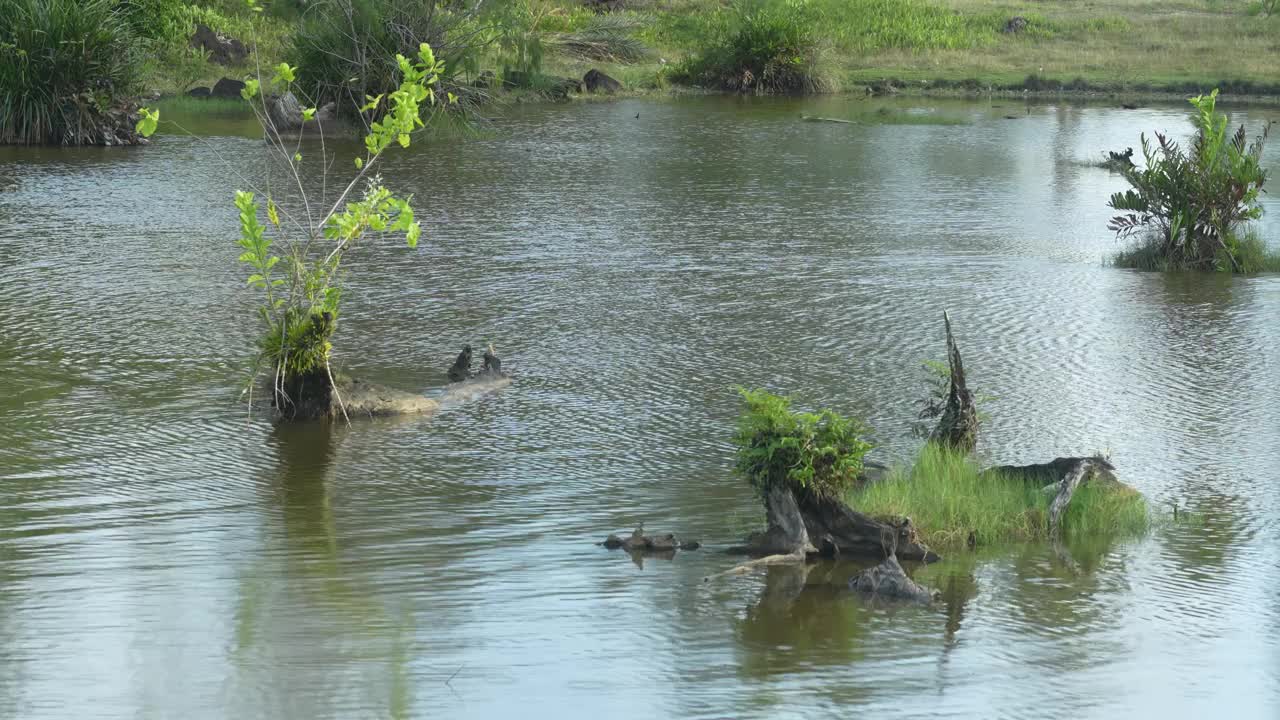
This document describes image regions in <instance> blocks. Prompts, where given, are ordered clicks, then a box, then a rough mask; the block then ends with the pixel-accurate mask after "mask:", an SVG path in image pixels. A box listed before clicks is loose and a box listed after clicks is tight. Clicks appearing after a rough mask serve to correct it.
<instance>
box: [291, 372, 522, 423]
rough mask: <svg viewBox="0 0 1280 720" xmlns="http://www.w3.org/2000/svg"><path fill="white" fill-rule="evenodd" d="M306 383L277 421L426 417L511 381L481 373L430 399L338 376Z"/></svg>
mask: <svg viewBox="0 0 1280 720" xmlns="http://www.w3.org/2000/svg"><path fill="white" fill-rule="evenodd" d="M306 381H307V382H308V383H309V385H307V386H306V387H303V386H301V385H300V386H298V387H296V388H293V389H292V390H291V395H290V397H291V398H295V400H291V401H289V402H288V403H287V404H285V405H284V406H283V407H280V406H277V407H276V408H275V410H276V419H277V420H280V421H299V420H334V419H338V420H342V419H346V420H351V419H354V418H358V417H392V416H403V415H430V414H432V413H434V412H435V411H437V410H439V409H440V408H441V407H444V406H447V405H451V404H455V403H458V402H463V401H466V400H473V399H475V398H477V397H479V396H481V395H486V394H488V393H491V392H494V391H497V390H500V389H502V388H504V387H506V386H508V385H510V384H511V378H510V377H508V376H506V375H492V374H484V373H482V374H480V375H477V376H475V377H473V378H471V379H470V380H467V381H464V382H461V383H453V384H451V385H448V386H446V387H445V389H444V392H443V393H442V394H441V395H439V396H438V397H434V398H432V397H427V396H426V395H422V394H420V393H412V392H405V391H403V390H396V389H395V388H389V387H386V386H385V385H378V384H376V383H370V382H365V381H363V380H359V379H356V378H349V377H345V376H339V377H337V378H335V379H334V380H333V382H332V383H331V382H330V381H329V378H328V377H327V376H326V375H325V374H324V373H313V374H311V375H310V376H308V377H307V378H306Z"/></svg>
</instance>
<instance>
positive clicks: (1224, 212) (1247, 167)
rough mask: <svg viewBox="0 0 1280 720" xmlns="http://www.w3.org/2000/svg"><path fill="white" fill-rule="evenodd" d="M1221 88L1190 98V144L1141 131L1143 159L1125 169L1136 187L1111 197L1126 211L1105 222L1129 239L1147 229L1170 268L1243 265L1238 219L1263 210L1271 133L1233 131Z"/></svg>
mask: <svg viewBox="0 0 1280 720" xmlns="http://www.w3.org/2000/svg"><path fill="white" fill-rule="evenodd" d="M1217 98H1218V91H1217V90H1214V91H1213V92H1212V93H1210V94H1209V95H1207V96H1197V97H1194V98H1191V104H1192V105H1193V106H1194V107H1195V108H1196V115H1195V117H1194V123H1195V127H1196V134H1195V136H1194V137H1193V138H1192V140H1191V145H1190V149H1188V150H1184V149H1183V147H1182V146H1181V145H1179V144H1178V143H1177V142H1176V141H1175V140H1172V139H1170V138H1169V136H1167V135H1164V134H1162V133H1155V142H1154V143H1152V142H1151V141H1150V140H1149V139H1148V138H1147V136H1146V135H1145V134H1144V135H1143V136H1142V154H1143V156H1144V158H1145V159H1146V162H1145V163H1144V165H1142V166H1134V167H1131V168H1124V169H1122V170H1121V173H1122V174H1123V175H1124V178H1125V180H1127V181H1128V182H1129V184H1130V185H1131V186H1132V189H1130V190H1126V191H1124V192H1122V193H1116V194H1114V195H1112V196H1111V200H1110V202H1109V203H1108V205H1109V206H1110V207H1111V208H1113V209H1115V210H1118V211H1120V212H1121V214H1119V215H1116V216H1115V217H1113V218H1111V221H1110V222H1109V223H1108V224H1107V227H1108V228H1109V229H1111V230H1113V231H1115V232H1116V234H1117V236H1119V237H1121V238H1126V237H1130V236H1134V235H1138V236H1141V235H1147V237H1146V238H1145V241H1146V242H1149V243H1152V244H1153V246H1154V249H1155V252H1156V254H1157V255H1158V256H1159V257H1160V258H1161V260H1162V262H1163V264H1164V265H1165V266H1166V267H1169V268H1171V269H1202V270H1208V269H1217V270H1226V271H1240V270H1241V269H1242V266H1241V262H1240V257H1239V256H1240V244H1239V240H1238V238H1239V237H1240V233H1239V232H1238V231H1239V229H1240V226H1241V225H1243V224H1244V223H1247V222H1249V221H1251V220H1256V219H1258V218H1259V217H1261V216H1262V207H1261V205H1259V204H1258V195H1259V193H1261V192H1262V187H1263V185H1264V184H1265V183H1266V179H1267V173H1266V171H1265V170H1264V169H1263V168H1262V166H1261V164H1260V163H1259V158H1260V157H1261V155H1262V149H1263V146H1264V145H1265V143H1266V139H1267V132H1266V130H1263V132H1262V134H1261V135H1260V136H1259V137H1258V138H1256V139H1255V140H1254V141H1253V142H1252V143H1249V144H1246V141H1247V138H1246V134H1245V128H1244V126H1243V125H1241V126H1240V127H1239V128H1238V129H1237V130H1236V131H1235V132H1234V133H1231V132H1229V131H1228V127H1227V116H1226V115H1224V114H1222V113H1219V112H1217V110H1216V107H1215V106H1216V102H1217Z"/></svg>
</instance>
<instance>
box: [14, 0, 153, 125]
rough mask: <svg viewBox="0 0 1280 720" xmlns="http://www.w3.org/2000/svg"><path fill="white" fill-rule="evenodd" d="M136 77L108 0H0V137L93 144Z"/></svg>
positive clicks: (121, 24)
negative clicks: (107, 115) (104, 116)
mask: <svg viewBox="0 0 1280 720" xmlns="http://www.w3.org/2000/svg"><path fill="white" fill-rule="evenodd" d="M138 78H139V56H138V51H137V48H136V47H135V44H134V36H133V34H132V32H131V31H130V29H129V25H128V24H127V23H126V22H125V21H124V20H123V18H122V17H121V16H120V14H119V13H117V12H116V9H115V7H114V4H113V3H112V2H111V0H0V144H4V143H16V144H44V143H55V144H57V143H61V144H80V143H96V142H98V141H100V140H101V139H102V131H101V129H100V128H101V122H100V118H101V116H102V114H103V113H104V112H106V111H108V110H109V109H111V108H112V107H113V106H114V105H116V104H117V102H118V101H119V100H120V99H121V98H122V97H123V96H127V95H128V94H129V93H131V92H133V91H134V90H136V88H137V84H138Z"/></svg>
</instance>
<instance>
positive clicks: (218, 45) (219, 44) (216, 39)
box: [191, 23, 249, 65]
mask: <svg viewBox="0 0 1280 720" xmlns="http://www.w3.org/2000/svg"><path fill="white" fill-rule="evenodd" d="M191 47H193V48H195V49H197V50H203V51H205V52H207V53H209V61H210V62H215V63H217V64H219V65H235V64H237V63H241V62H244V59H245V58H247V57H249V48H248V47H246V46H245V44H244V43H242V42H240V41H239V40H237V39H235V38H232V37H227V36H225V35H219V34H218V33H216V32H214V31H213V28H210V27H209V26H208V25H205V24H203V23H201V24H199V25H196V31H195V32H194V33H192V34H191Z"/></svg>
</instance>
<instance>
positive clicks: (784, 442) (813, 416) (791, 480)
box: [733, 388, 872, 497]
mask: <svg viewBox="0 0 1280 720" xmlns="http://www.w3.org/2000/svg"><path fill="white" fill-rule="evenodd" d="M740 392H741V394H742V399H743V402H744V403H745V404H746V409H745V411H744V412H743V414H742V416H741V417H740V418H739V419H738V429H737V432H736V433H734V436H733V442H734V444H736V445H737V446H738V459H737V464H736V465H735V467H734V470H735V472H736V473H737V474H738V475H740V476H741V477H743V478H745V479H746V480H747V482H749V483H751V486H752V487H753V488H755V490H756V492H758V493H760V494H761V495H764V494H765V493H767V492H768V491H769V490H770V489H771V488H773V487H775V486H780V485H781V486H785V487H788V488H790V489H794V490H803V491H806V492H810V493H814V494H818V495H824V496H833V497H838V496H840V495H841V494H843V493H844V492H845V491H847V490H848V489H849V488H850V487H851V486H852V485H853V483H854V481H856V480H857V478H858V476H859V475H860V474H861V472H862V458H863V456H864V455H866V454H867V452H868V451H870V450H871V448H872V445H871V443H869V442H867V441H866V440H865V439H864V438H863V435H864V434H865V433H866V431H867V428H866V427H865V426H864V425H863V424H862V422H860V421H858V420H856V419H853V418H845V417H842V416H840V415H838V414H836V413H834V412H832V411H830V410H823V411H822V412H819V413H804V412H793V411H792V410H791V401H790V400H789V399H787V398H785V397H779V396H777V395H774V394H772V393H769V392H767V391H765V390H747V389H745V388H744V389H741V390H740Z"/></svg>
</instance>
